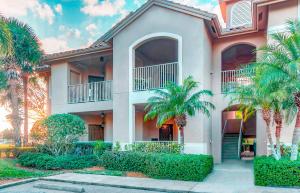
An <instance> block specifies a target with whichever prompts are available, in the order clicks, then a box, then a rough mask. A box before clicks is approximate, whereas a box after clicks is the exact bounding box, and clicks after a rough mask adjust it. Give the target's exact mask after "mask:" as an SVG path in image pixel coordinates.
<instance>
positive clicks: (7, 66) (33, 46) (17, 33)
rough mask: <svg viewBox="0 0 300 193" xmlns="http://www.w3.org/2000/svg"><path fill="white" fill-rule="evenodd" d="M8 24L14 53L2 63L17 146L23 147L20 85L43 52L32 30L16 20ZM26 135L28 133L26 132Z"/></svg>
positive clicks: (9, 19)
mask: <svg viewBox="0 0 300 193" xmlns="http://www.w3.org/2000/svg"><path fill="white" fill-rule="evenodd" d="M3 21H4V22H5V23H6V24H7V26H8V29H9V31H10V33H11V35H12V40H13V41H12V50H13V51H12V52H11V53H7V54H5V55H4V57H3V58H2V62H1V63H0V64H1V65H2V67H3V68H4V70H5V73H6V77H7V84H8V93H9V96H10V97H9V102H10V106H11V108H12V113H11V119H12V127H13V129H14V132H15V145H16V146H20V145H21V135H20V127H21V121H22V120H21V115H20V101H19V95H20V94H19V92H20V90H19V89H18V85H19V83H20V80H21V77H22V73H25V72H26V73H27V72H32V70H33V68H34V67H35V66H36V65H37V64H38V63H39V61H40V59H41V56H42V52H41V50H40V47H39V43H38V42H39V41H38V38H37V36H36V35H35V34H34V32H33V31H32V29H31V28H30V27H29V26H28V25H26V24H24V23H22V22H20V21H18V20H16V19H14V18H8V19H5V18H4V19H3ZM24 133H28V131H25V132H24Z"/></svg>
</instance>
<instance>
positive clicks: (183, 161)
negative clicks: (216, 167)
mask: <svg viewBox="0 0 300 193" xmlns="http://www.w3.org/2000/svg"><path fill="white" fill-rule="evenodd" d="M101 158H102V163H101V164H102V165H103V166H104V167H105V168H106V169H109V170H120V171H133V172H142V173H144V174H145V175H147V176H149V177H152V178H158V179H172V180H186V181H202V180H204V178H205V177H206V176H207V175H208V174H209V173H211V171H212V170H213V158H212V156H209V155H191V154H160V153H141V152H130V151H128V152H108V151H107V152H105V153H104V154H103V155H102V157H101Z"/></svg>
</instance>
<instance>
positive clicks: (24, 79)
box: [23, 73, 28, 145]
mask: <svg viewBox="0 0 300 193" xmlns="http://www.w3.org/2000/svg"><path fill="white" fill-rule="evenodd" d="M23 92H24V145H27V143H28V75H27V74H26V73H25V74H23Z"/></svg>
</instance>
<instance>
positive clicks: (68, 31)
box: [58, 25, 81, 39]
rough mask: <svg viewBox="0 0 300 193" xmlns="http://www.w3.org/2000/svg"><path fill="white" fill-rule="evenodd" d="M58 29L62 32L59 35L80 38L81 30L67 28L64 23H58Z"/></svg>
mask: <svg viewBox="0 0 300 193" xmlns="http://www.w3.org/2000/svg"><path fill="white" fill-rule="evenodd" d="M58 29H59V31H61V32H62V33H61V35H60V37H65V38H67V39H71V38H80V36H81V32H80V31H79V29H76V28H69V27H66V26H64V25H60V26H59V27H58Z"/></svg>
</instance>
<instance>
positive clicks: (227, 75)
mask: <svg viewBox="0 0 300 193" xmlns="http://www.w3.org/2000/svg"><path fill="white" fill-rule="evenodd" d="M221 73H222V74H221V79H222V80H221V81H222V83H221V92H222V93H229V92H234V91H235V90H236V88H237V87H239V86H241V85H249V84H251V76H252V75H253V73H254V71H253V69H249V68H245V69H240V70H226V71H222V72H221Z"/></svg>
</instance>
